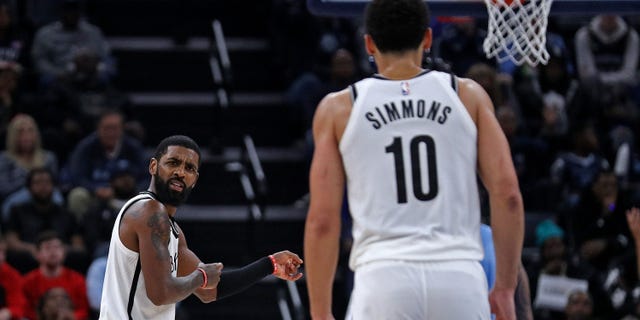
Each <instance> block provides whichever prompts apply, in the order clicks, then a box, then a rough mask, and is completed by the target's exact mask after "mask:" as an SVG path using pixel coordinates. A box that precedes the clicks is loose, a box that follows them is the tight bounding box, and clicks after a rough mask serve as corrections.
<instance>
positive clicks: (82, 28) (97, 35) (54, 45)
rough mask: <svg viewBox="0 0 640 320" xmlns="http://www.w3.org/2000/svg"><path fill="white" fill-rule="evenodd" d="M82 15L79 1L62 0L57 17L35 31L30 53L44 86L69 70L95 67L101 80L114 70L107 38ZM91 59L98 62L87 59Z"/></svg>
mask: <svg viewBox="0 0 640 320" xmlns="http://www.w3.org/2000/svg"><path fill="white" fill-rule="evenodd" d="M81 15H82V10H81V7H80V1H78V0H65V1H63V2H62V15H61V17H60V20H59V21H56V22H52V23H50V24H48V25H45V26H44V27H42V28H40V29H39V30H38V32H37V33H36V35H35V38H34V40H33V48H32V52H31V54H32V58H33V63H34V65H35V69H36V72H37V73H38V75H39V77H40V81H41V84H43V85H44V86H45V87H46V86H48V85H50V84H51V83H52V82H53V81H54V80H56V79H58V78H60V77H63V76H64V75H65V74H67V72H68V71H70V70H73V71H77V72H80V73H85V72H87V71H89V69H91V68H93V67H95V68H96V71H97V72H98V74H99V78H100V79H102V80H103V81H109V78H110V77H111V76H112V75H113V74H114V72H115V67H114V65H113V61H112V57H111V53H110V49H109V45H108V43H107V41H106V39H105V38H104V36H103V35H102V32H101V31H100V29H99V28H98V27H96V26H94V25H92V24H90V23H88V22H87V21H85V20H83V19H82V18H81ZM94 59H95V60H94ZM90 61H97V63H96V64H95V65H94V64H91V63H88V62H90Z"/></svg>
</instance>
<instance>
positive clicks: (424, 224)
mask: <svg viewBox="0 0 640 320" xmlns="http://www.w3.org/2000/svg"><path fill="white" fill-rule="evenodd" d="M456 85H457V83H456V81H455V79H454V78H453V77H452V76H451V75H450V74H447V73H441V72H436V71H425V72H424V73H421V74H420V75H418V76H416V77H414V78H411V79H407V80H402V81H400V80H388V79H384V78H381V77H372V78H367V79H364V80H362V81H360V82H358V83H356V84H354V85H353V86H352V93H353V96H354V104H353V109H352V111H351V115H350V117H349V121H348V123H347V126H346V128H345V131H344V134H343V136H342V139H341V141H340V152H341V155H342V159H343V162H344V167H345V172H346V175H347V186H348V196H349V207H350V211H351V215H352V217H353V221H354V223H353V225H354V226H353V237H354V245H353V249H352V252H351V260H350V265H351V267H352V268H354V267H355V266H357V265H360V264H363V263H366V262H370V261H374V260H384V259H395V260H413V261H432V260H452V259H471V260H480V259H481V258H482V248H481V244H480V235H479V228H480V206H479V199H478V188H477V180H476V166H477V130H476V126H475V124H474V122H473V120H472V119H471V117H470V115H469V113H468V111H467V109H466V108H465V107H464V105H463V104H462V102H461V101H460V99H459V98H458V95H457V90H456Z"/></svg>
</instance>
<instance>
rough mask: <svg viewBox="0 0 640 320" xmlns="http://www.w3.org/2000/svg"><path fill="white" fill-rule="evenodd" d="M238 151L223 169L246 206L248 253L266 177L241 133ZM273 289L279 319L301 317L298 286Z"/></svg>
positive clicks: (251, 250)
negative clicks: (233, 180) (231, 176)
mask: <svg viewBox="0 0 640 320" xmlns="http://www.w3.org/2000/svg"><path fill="white" fill-rule="evenodd" d="M242 141H243V145H242V153H241V156H240V160H239V161H233V162H229V163H227V165H226V170H227V171H229V172H236V173H237V174H238V179H239V180H240V184H241V186H242V190H243V192H244V196H245V199H246V200H247V202H248V208H249V224H248V226H247V239H248V243H249V248H248V251H249V254H250V255H251V256H253V254H254V253H255V246H256V243H255V238H254V237H255V235H254V234H255V230H256V228H257V227H258V224H259V223H260V222H262V221H263V220H264V218H265V207H266V197H267V194H268V191H269V190H268V184H267V178H266V175H265V173H264V170H263V169H262V163H261V162H260V157H259V155H258V151H257V150H256V147H255V143H254V142H253V139H252V138H251V136H249V135H245V136H244V137H243V140H242ZM282 283H285V285H284V287H279V288H278V292H277V299H278V309H279V310H280V314H281V316H282V319H283V320H304V319H305V310H304V306H303V305H302V299H301V298H300V293H299V292H298V287H297V286H296V284H295V283H294V282H292V281H286V282H282Z"/></svg>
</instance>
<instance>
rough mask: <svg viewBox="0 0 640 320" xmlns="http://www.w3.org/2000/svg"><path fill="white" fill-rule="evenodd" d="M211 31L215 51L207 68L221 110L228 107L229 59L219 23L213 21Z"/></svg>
mask: <svg viewBox="0 0 640 320" xmlns="http://www.w3.org/2000/svg"><path fill="white" fill-rule="evenodd" d="M211 29H212V30H213V41H214V47H215V49H214V50H212V53H211V57H210V58H209V68H210V69H211V76H212V78H213V83H214V84H215V85H216V87H217V90H216V92H215V94H216V96H217V98H218V99H217V100H218V105H219V106H220V107H222V108H227V107H229V95H228V93H227V87H228V86H229V84H230V83H231V79H232V72H231V59H229V50H228V49H227V42H226V40H225V37H224V32H223V31H222V24H221V23H220V21H218V20H213V21H212V22H211Z"/></svg>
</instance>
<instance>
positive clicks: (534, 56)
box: [483, 0, 553, 66]
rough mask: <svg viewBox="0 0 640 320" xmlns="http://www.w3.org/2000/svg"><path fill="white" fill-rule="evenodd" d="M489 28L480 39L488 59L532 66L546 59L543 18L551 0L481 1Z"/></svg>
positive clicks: (544, 20) (545, 31) (547, 54)
mask: <svg viewBox="0 0 640 320" xmlns="http://www.w3.org/2000/svg"><path fill="white" fill-rule="evenodd" d="M484 2H485V4H486V5H487V11H488V14H489V27H488V32H487V37H486V38H485V40H484V46H483V47H484V52H485V53H486V54H487V57H488V58H492V57H495V58H496V59H497V60H498V61H499V62H504V61H507V60H511V61H513V62H514V63H515V64H516V65H522V64H523V63H525V62H526V63H528V64H529V65H531V66H536V65H538V63H542V64H546V63H547V61H548V60H549V53H548V52H547V49H546V46H545V43H546V33H547V17H548V16H549V9H550V8H551V3H552V2H553V0H484Z"/></svg>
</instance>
